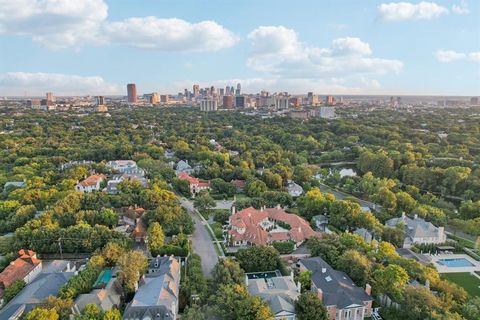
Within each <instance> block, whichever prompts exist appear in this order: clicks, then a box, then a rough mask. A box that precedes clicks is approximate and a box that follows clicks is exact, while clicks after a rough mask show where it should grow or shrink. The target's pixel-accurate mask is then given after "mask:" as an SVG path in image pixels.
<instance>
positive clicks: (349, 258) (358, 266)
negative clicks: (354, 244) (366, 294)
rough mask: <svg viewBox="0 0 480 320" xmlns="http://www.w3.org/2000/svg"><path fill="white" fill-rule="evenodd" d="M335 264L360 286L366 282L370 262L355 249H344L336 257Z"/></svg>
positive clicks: (369, 270)
mask: <svg viewBox="0 0 480 320" xmlns="http://www.w3.org/2000/svg"><path fill="white" fill-rule="evenodd" d="M337 266H338V268H339V269H340V270H342V271H345V273H347V274H348V275H349V276H350V278H352V280H353V282H355V284H357V285H358V286H362V287H363V286H364V285H365V284H366V283H367V281H368V278H369V276H370V272H371V270H372V262H371V261H370V260H369V259H368V258H367V257H366V256H365V255H363V254H361V253H360V252H358V251H357V250H347V251H345V252H344V253H343V254H342V255H341V256H340V258H339V259H338V263H337Z"/></svg>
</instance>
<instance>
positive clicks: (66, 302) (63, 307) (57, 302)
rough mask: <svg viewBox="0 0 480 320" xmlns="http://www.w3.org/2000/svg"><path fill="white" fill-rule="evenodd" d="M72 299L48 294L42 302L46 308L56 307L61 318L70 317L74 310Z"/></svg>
mask: <svg viewBox="0 0 480 320" xmlns="http://www.w3.org/2000/svg"><path fill="white" fill-rule="evenodd" d="M72 306H73V301H72V299H62V298H57V297H54V296H48V297H47V299H45V301H43V303H42V307H43V308H46V309H54V310H55V311H56V312H57V313H58V315H59V316H60V319H68V318H69V315H70V313H71V311H72Z"/></svg>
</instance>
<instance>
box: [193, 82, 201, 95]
mask: <svg viewBox="0 0 480 320" xmlns="http://www.w3.org/2000/svg"><path fill="white" fill-rule="evenodd" d="M199 95H200V86H199V85H198V84H194V85H193V96H194V97H195V98H196V97H198V96H199Z"/></svg>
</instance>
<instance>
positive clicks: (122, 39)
mask: <svg viewBox="0 0 480 320" xmlns="http://www.w3.org/2000/svg"><path fill="white" fill-rule="evenodd" d="M102 35H103V36H104V37H105V38H106V39H107V41H109V42H111V43H113V44H120V45H122V44H123V45H128V46H132V47H137V48H142V49H156V50H162V51H215V50H219V49H223V48H228V47H232V46H233V45H235V44H236V43H237V41H238V37H237V36H235V35H234V34H233V33H232V32H230V31H229V30H227V29H225V28H224V27H223V26H221V25H219V24H217V23H216V22H214V21H202V22H199V23H189V22H187V21H184V20H181V19H175V18H173V19H159V18H157V17H144V18H129V19H126V20H124V21H120V22H108V23H106V24H105V26H104V28H103V32H102Z"/></svg>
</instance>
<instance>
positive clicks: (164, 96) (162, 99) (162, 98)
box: [160, 94, 169, 103]
mask: <svg viewBox="0 0 480 320" xmlns="http://www.w3.org/2000/svg"><path fill="white" fill-rule="evenodd" d="M168 101H169V97H168V94H162V95H161V96H160V103H168Z"/></svg>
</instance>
